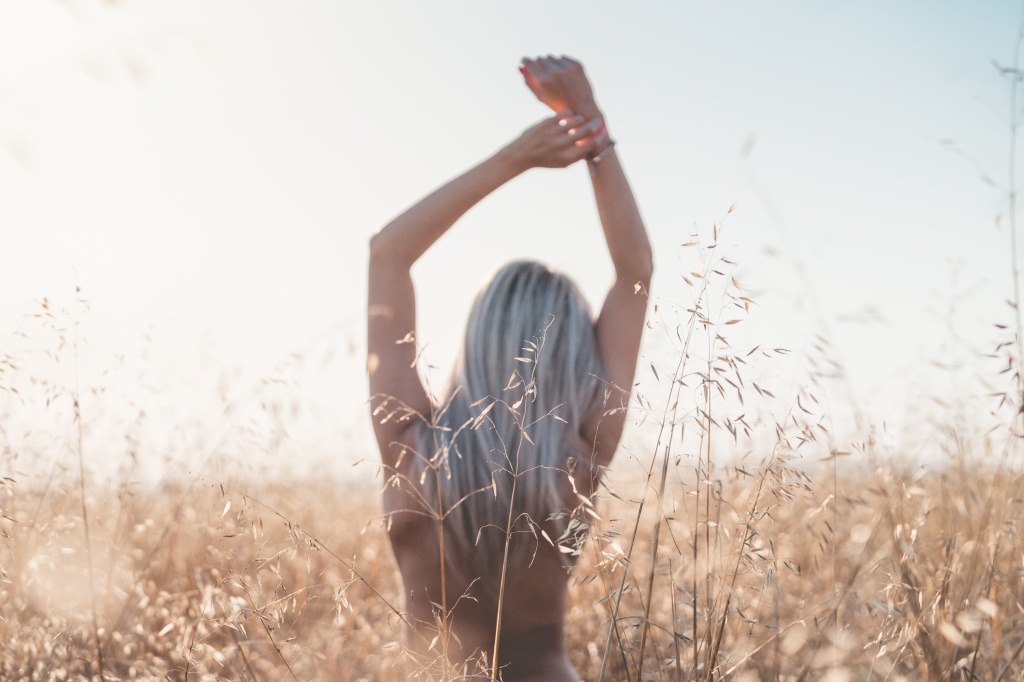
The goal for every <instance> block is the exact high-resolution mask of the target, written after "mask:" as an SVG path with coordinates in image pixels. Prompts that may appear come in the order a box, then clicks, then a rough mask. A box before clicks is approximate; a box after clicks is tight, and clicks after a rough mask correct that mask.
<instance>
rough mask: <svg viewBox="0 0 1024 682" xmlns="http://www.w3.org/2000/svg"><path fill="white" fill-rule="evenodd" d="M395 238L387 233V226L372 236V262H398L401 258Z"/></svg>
mask: <svg viewBox="0 0 1024 682" xmlns="http://www.w3.org/2000/svg"><path fill="white" fill-rule="evenodd" d="M395 246H396V245H395V244H394V239H392V238H390V235H388V234H387V228H385V229H383V230H380V231H379V232H377V233H375V234H374V235H373V236H372V237H370V264H371V265H384V264H394V263H398V262H399V261H400V260H401V258H400V254H399V252H398V249H396V248H395Z"/></svg>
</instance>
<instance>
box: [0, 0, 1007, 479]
mask: <svg viewBox="0 0 1024 682" xmlns="http://www.w3.org/2000/svg"><path fill="white" fill-rule="evenodd" d="M1021 16H1022V6H1021V5H1020V4H1019V3H1011V2H1007V1H1002V0H991V1H986V2H982V3H979V2H968V1H966V0H960V1H957V2H951V1H950V2H923V1H908V2H901V3H891V2H881V1H877V2H876V1H865V2H857V3H852V2H838V1H837V2H810V1H797V0H791V1H779V2H772V3H764V2H753V1H752V0H751V1H745V0H743V1H741V0H736V1H730V2H715V3H710V2H634V3H616V2H608V1H604V2H590V3H586V4H585V5H579V4H569V3H549V2H536V1H529V2H520V3H515V4H512V3H479V2H470V1H469V0H460V1H453V2H444V3H422V2H414V1H412V0H409V1H404V2H372V3H370V2H359V3H356V2H341V3H339V2H328V1H326V0H323V1H314V0H308V1H301V2H290V3H287V4H285V3H271V2H242V1H241V0H217V1H216V2H209V1H203V2H200V1H199V0H192V1H188V0H180V1H175V2H170V1H169V0H123V1H121V2H93V1H86V0H65V1H64V2H36V3H22V2H15V1H14V0H6V1H3V2H0V344H4V345H3V346H2V347H0V348H2V350H3V351H4V352H7V353H16V354H17V355H18V357H19V358H21V359H22V361H25V362H29V363H31V362H34V360H32V359H31V358H36V357H38V356H39V355H40V354H42V352H43V351H45V350H46V348H47V347H48V346H50V345H51V344H52V343H53V341H52V340H51V339H50V338H49V337H48V336H47V335H46V332H44V331H39V330H38V329H37V327H35V326H33V325H35V324H36V322H35V321H34V320H36V318H32V317H31V315H32V313H33V312H34V311H36V310H37V309H38V305H39V301H40V300H42V299H43V298H44V297H45V298H47V299H48V300H50V301H52V302H53V303H54V306H55V308H56V309H67V310H69V311H71V310H72V309H73V301H74V298H75V295H74V291H75V287H76V286H79V287H80V288H81V291H82V294H81V295H82V297H83V298H85V299H88V302H89V303H88V310H83V311H80V312H79V313H77V314H76V313H73V312H68V313H67V314H66V315H65V316H64V318H62V319H63V320H64V321H65V322H66V321H67V320H68V319H72V318H74V319H78V320H79V321H80V327H81V334H82V338H83V339H84V343H83V346H82V351H81V353H80V359H79V363H78V365H77V366H78V367H79V370H80V371H79V374H80V378H81V381H82V385H84V386H102V387H103V388H104V389H105V393H106V394H107V397H106V398H105V400H109V401H111V402H110V405H111V406H110V407H107V408H105V409H107V410H114V411H118V410H119V409H120V408H118V407H116V406H115V405H117V401H116V397H117V396H120V399H121V402H122V404H132V405H136V404H137V403H139V402H141V401H142V398H140V397H139V396H140V394H141V393H142V392H143V390H142V388H141V387H143V386H144V387H145V392H146V395H148V396H150V397H149V398H147V399H148V400H151V401H155V403H156V404H158V405H160V406H161V409H163V410H166V411H167V412H168V413H169V414H173V415H174V416H173V417H172V418H169V420H168V424H165V425H164V426H162V427H158V426H156V425H154V426H153V427H152V428H153V431H152V433H151V437H152V438H153V439H158V438H159V437H160V434H164V435H168V434H171V433H178V432H180V431H181V429H180V428H177V427H180V426H181V425H182V424H185V423H191V421H190V420H192V421H197V422H198V421H203V420H204V419H206V422H212V423H213V425H212V426H211V427H210V429H211V430H212V431H213V432H216V431H217V429H218V428H221V426H222V425H221V426H218V424H217V420H218V419H219V418H220V417H210V415H211V414H220V413H219V412H216V409H223V411H224V413H225V414H235V413H233V412H231V410H232V409H234V408H232V407H231V406H237V405H239V404H242V405H243V406H242V407H241V408H238V409H239V410H240V411H244V410H245V409H248V407H246V405H249V406H251V405H256V406H257V407H262V409H264V410H268V409H271V408H270V407H268V401H269V399H266V396H265V395H264V394H263V393H262V391H263V388H261V387H263V386H266V385H267V383H268V382H267V378H268V377H278V378H280V381H279V383H280V384H282V385H284V384H287V385H289V386H290V389H289V390H290V391H291V392H286V393H279V394H277V395H278V397H280V398H281V400H284V401H290V402H291V404H292V406H293V408H294V409H293V417H292V419H291V421H290V422H289V429H288V430H289V435H290V437H291V438H292V440H293V441H295V444H294V448H295V449H296V453H295V454H294V456H295V457H296V458H298V460H301V461H303V462H305V463H306V464H309V465H311V463H312V462H322V461H325V460H327V461H332V462H342V463H348V462H351V461H355V460H358V459H361V458H363V457H372V446H371V445H370V441H369V422H368V417H367V414H366V407H365V401H366V398H367V396H366V382H365V376H364V355H365V346H364V334H365V323H364V315H365V279H366V257H367V242H368V239H369V237H370V236H371V235H372V234H373V233H374V232H375V231H376V230H377V229H379V228H380V227H381V226H382V225H383V224H385V223H386V222H387V221H388V220H389V219H390V218H391V217H393V216H394V215H396V214H397V213H399V212H400V211H401V210H403V209H404V208H405V207H406V206H407V205H409V204H410V203H412V202H413V201H415V200H416V199H417V198H419V197H420V196H422V195H423V194H425V193H426V192H429V191H430V190H431V189H433V188H434V187H436V186H437V185H439V184H440V183H442V182H444V181H445V180H446V179H448V178H450V177H452V176H454V175H456V174H458V173H460V172H462V171H463V170H465V169H466V168H468V167H469V166H471V165H472V164H474V163H476V162H477V161H479V160H481V159H482V158H484V157H485V156H486V155H488V154H490V153H492V152H493V151H495V150H496V149H498V148H499V147H500V146H502V145H503V144H505V143H507V142H508V141H509V140H511V139H512V138H513V137H514V136H516V135H517V134H518V133H519V132H521V131H522V130H523V129H525V128H526V127H528V126H529V125H530V124H532V123H533V122H535V121H537V120H539V119H540V118H542V117H544V116H545V115H546V114H547V112H546V110H545V108H544V107H543V106H542V105H541V104H539V103H538V102H537V101H536V100H534V99H533V97H532V95H531V94H530V93H529V92H528V91H527V89H526V88H525V87H524V86H523V85H522V83H521V78H520V76H519V73H518V71H517V68H516V67H517V64H518V61H519V59H520V58H521V57H523V56H534V55H542V54H549V53H554V54H568V55H572V56H574V57H577V58H578V59H580V60H581V61H582V62H583V63H584V64H585V65H586V68H587V72H588V74H589V75H590V77H591V79H592V81H593V83H594V88H595V91H596V93H597V97H598V100H599V102H600V104H601V106H602V107H603V109H604V111H605V114H606V117H607V121H608V125H609V128H610V130H611V132H612V135H613V136H614V137H615V138H616V140H617V141H618V147H617V149H618V151H619V154H620V157H621V158H622V160H623V163H624V164H625V167H626V169H627V173H628V174H629V177H630V179H631V182H632V184H633V186H634V190H635V192H636V195H637V198H638V200H639V203H640V206H641V209H642V212H643V214H644V217H645V221H646V223H647V227H648V230H649V232H650V235H651V240H652V243H653V245H654V249H655V262H656V275H655V280H654V284H653V294H654V297H655V300H656V301H658V302H659V307H660V308H661V310H663V311H664V310H665V309H669V310H671V309H673V308H674V309H675V310H678V309H679V308H680V307H682V308H684V309H685V306H686V305H687V302H688V301H687V292H686V289H685V288H684V287H683V286H682V283H681V275H682V274H685V273H686V272H689V271H691V270H692V269H694V259H695V256H694V251H693V250H692V249H691V250H687V249H682V248H680V246H679V245H680V244H682V243H684V242H687V241H690V240H691V237H690V235H692V234H694V233H696V234H698V235H699V236H700V239H701V240H703V241H704V242H707V241H708V240H709V239H710V237H711V235H712V231H713V229H714V226H715V225H718V226H719V227H720V228H721V235H720V237H719V245H720V246H719V247H718V248H719V253H727V254H728V257H729V259H730V260H732V261H735V262H736V264H737V265H736V268H735V271H731V272H730V274H734V275H735V276H736V277H737V279H739V280H740V281H741V282H742V283H743V284H744V286H746V287H748V288H749V289H750V291H751V292H753V293H752V294H751V295H752V297H753V298H754V299H755V300H756V302H757V305H756V306H754V308H753V309H752V311H751V314H750V316H749V319H747V320H746V321H745V322H744V324H743V325H741V326H742V329H737V330H736V331H735V341H734V343H735V344H736V345H737V347H740V348H747V347H752V346H753V345H754V344H765V345H770V346H772V347H785V348H789V349H792V350H794V355H795V359H792V360H790V361H789V364H783V365H781V366H780V367H779V368H778V369H776V370H759V371H762V372H763V374H762V376H761V380H762V382H768V385H772V386H773V387H774V388H773V392H778V393H782V394H787V395H788V394H793V393H795V392H797V391H799V390H800V389H801V388H802V387H804V386H805V384H804V382H805V381H806V380H805V378H804V377H805V375H806V358H807V357H808V354H810V353H813V351H812V350H811V347H812V345H813V340H814V338H815V336H816V335H818V334H825V335H826V336H827V338H828V340H829V342H830V344H831V345H832V348H833V351H832V352H833V353H834V354H835V355H836V356H838V357H840V358H841V359H842V362H843V365H844V367H845V368H846V374H847V380H846V381H845V383H844V392H840V391H838V390H837V393H836V396H835V402H834V403H833V405H834V410H835V412H836V415H835V416H836V420H837V421H840V422H843V423H849V411H850V408H849V407H848V405H847V406H844V401H845V400H846V398H847V397H850V396H852V400H853V402H855V403H856V404H858V406H859V408H860V409H861V410H863V411H864V412H866V413H867V414H868V415H869V417H870V418H871V419H872V421H874V422H878V423H883V422H884V423H885V424H886V425H887V427H889V426H891V427H892V428H905V427H906V426H907V425H908V424H909V423H910V422H912V421H913V420H915V419H919V418H920V414H919V411H918V410H917V408H918V407H919V404H920V403H921V402H922V401H924V400H926V398H925V396H932V395H938V396H940V398H942V399H948V400H950V401H961V402H967V403H972V404H981V403H983V402H984V401H985V400H989V399H988V398H986V397H985V391H986V390H987V389H986V388H985V387H984V386H982V385H981V384H980V383H979V382H978V381H977V379H978V377H983V378H988V377H991V378H992V379H993V381H995V380H997V376H996V372H997V370H996V369H993V365H992V364H991V362H990V361H988V360H985V359H984V358H982V357H980V353H982V352H988V351H989V350H990V349H991V348H992V346H994V345H995V342H996V340H997V339H998V338H999V337H998V332H997V331H996V330H995V328H994V326H993V325H995V324H997V323H1010V322H1012V311H1011V310H1010V309H1009V308H1008V307H1007V305H1006V304H1005V301H1006V299H1007V298H1008V297H1009V296H1010V295H1011V294H1012V285H1011V282H1010V272H1011V262H1012V259H1011V253H1010V248H1009V235H1008V231H1007V227H1006V225H1007V219H1006V210H1007V207H1006V186H1007V179H1006V178H1007V168H1008V165H1007V164H1008V152H1009V137H1008V120H1009V107H1010V100H1009V85H1008V83H1007V81H1006V80H1005V79H1003V78H1001V77H1000V75H999V73H998V72H997V70H996V68H994V66H993V61H995V62H997V63H1000V64H1003V65H1007V64H1011V63H1012V62H1013V59H1014V47H1015V44H1016V37H1017V34H1018V31H1019V27H1020V22H1021ZM737 202H739V203H738V204H737V205H736V208H735V210H734V211H733V212H732V213H727V212H728V210H729V208H730V206H733V205H734V204H736V203H737ZM999 216H1001V220H997V217H999ZM519 257H530V258H536V259H539V260H543V261H546V262H550V263H552V264H554V265H555V266H557V267H559V268H560V269H563V270H565V271H566V272H568V273H569V274H570V275H572V276H573V277H574V278H576V279H577V280H578V282H579V283H580V285H581V287H582V289H583V291H584V293H585V294H586V295H587V296H588V298H589V299H590V300H591V301H593V302H594V304H595V305H597V304H598V303H599V301H600V298H601V296H602V295H603V293H604V291H605V289H606V287H607V286H608V284H609V283H610V281H611V264H610V261H609V259H608V257H607V255H606V253H605V251H604V245H603V243H602V241H601V238H600V229H599V224H598V222H597V217H596V211H595V209H594V207H593V201H592V197H591V195H590V190H589V183H588V181H587V175H586V169H585V168H584V167H583V166H581V165H578V166H575V167H572V168H569V169H566V170H561V171H546V170H534V171H530V172H528V173H527V174H525V175H523V176H521V177H519V178H517V179H515V180H514V181H512V182H511V183H509V185H507V186H506V187H503V188H502V189H500V190H499V191H498V192H496V193H495V194H494V195H492V196H491V197H488V198H487V199H486V200H485V201H484V202H482V203H481V204H480V205H479V206H477V207H476V208H474V209H473V210H472V211H471V212H470V213H469V214H468V215H467V216H466V217H465V218H464V219H463V220H462V221H460V223H459V224H458V225H456V227H455V228H453V230H452V231H451V232H450V233H449V234H448V235H446V236H445V237H444V238H442V240H441V241H440V242H438V244H437V245H436V246H435V247H434V248H433V249H432V250H431V251H430V252H428V254H427V255H426V256H424V258H423V259H422V260H421V261H420V262H419V263H417V265H416V267H415V269H414V278H415V281H416V285H417V302H418V310H419V320H418V331H419V337H420V339H421V342H423V343H425V344H426V350H425V357H426V358H427V360H428V361H429V363H431V364H432V365H436V366H437V368H438V369H436V370H430V371H429V372H428V373H429V374H430V376H431V377H432V379H431V381H432V382H433V383H435V384H440V383H441V382H442V381H443V377H444V374H445V367H446V366H447V365H448V364H449V363H450V361H451V358H452V356H453V355H454V353H455V350H456V347H457V343H458V335H459V332H460V330H461V327H462V324H463V320H464V319H465V315H466V311H467V309H468V306H469V304H470V301H471V298H472V295H473V292H474V291H475V290H476V288H477V287H478V286H479V284H480V283H481V282H482V281H483V280H484V279H485V278H486V277H487V275H488V273H490V272H491V271H493V270H494V269H495V268H496V267H497V266H498V265H500V264H501V263H503V262H505V261H507V260H511V259H513V258H519ZM21 334H24V336H22V335H21ZM664 351H665V344H664V343H662V342H660V341H659V340H658V332H657V330H655V331H652V332H651V333H650V334H649V338H648V342H647V345H646V346H645V350H644V351H643V352H642V353H643V355H644V358H643V359H642V360H641V363H640V366H641V373H643V372H644V371H645V370H644V369H643V368H644V366H645V365H646V364H648V363H652V362H653V363H655V364H656V365H658V366H661V365H662V363H663V362H664V361H665V357H664ZM801 358H803V360H801ZM801 363H803V365H802V364H801ZM30 369H31V368H30ZM39 371H40V372H44V373H45V372H46V371H52V370H42V369H40V370H39ZM61 376H62V377H63V379H59V380H61V381H65V382H67V376H65V375H61ZM281 377H283V378H281ZM840 393H843V396H845V397H842V398H841V397H840V395H839V394H840ZM269 402H272V401H269ZM295 403H298V407H296V406H295ZM225 405H228V407H225ZM102 409H104V408H103V407H101V406H100V404H99V403H96V410H97V411H100V410H102ZM254 409H256V408H254ZM275 409H276V408H275ZM150 411H151V412H152V411H153V410H150ZM256 411H257V412H258V409H257V410H256ZM294 415H299V416H294ZM235 418H237V419H239V420H241V421H242V422H244V421H245V419H251V420H252V422H253V423H256V422H258V421H259V417H258V414H255V413H254V414H251V415H248V416H247V417H244V418H243V417H238V416H237V414H236V416H235V417H231V418H230V419H235ZM225 419H228V418H225ZM102 421H103V420H102V419H101V418H100V417H99V416H97V417H96V418H95V419H94V420H92V421H91V422H90V423H91V424H94V425H95V428H94V429H93V431H94V433H91V438H92V439H93V440H94V441H95V442H97V443H99V442H100V441H101V440H102V438H103V437H105V436H104V434H106V436H109V435H110V434H111V433H116V432H117V429H118V428H119V427H118V426H117V420H115V419H111V420H110V424H108V425H107V427H106V431H105V430H104V428H103V427H101V422H102ZM171 422H173V424H174V425H176V426H172V425H170V424H171ZM204 423H205V422H204ZM176 428H177V430H175V429H176ZM254 428H256V427H254ZM96 449H97V450H102V448H99V447H97V448H96ZM199 449H200V450H201V449H202V448H199ZM157 450H158V449H157V448H156V446H154V447H153V453H154V454H153V457H157V454H156V453H157ZM98 457H102V455H98Z"/></svg>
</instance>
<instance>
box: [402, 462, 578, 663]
mask: <svg viewBox="0 0 1024 682" xmlns="http://www.w3.org/2000/svg"><path fill="white" fill-rule="evenodd" d="M410 478H412V477H410ZM407 485H408V484H407ZM565 500H566V506H567V507H571V506H572V505H574V504H575V503H576V499H575V495H574V494H572V491H571V490H569V486H568V484H567V485H566V491H565ZM421 508H422V507H420V506H419V505H417V504H416V503H415V502H414V501H413V500H411V499H410V497H409V496H408V495H407V494H406V493H405V492H403V491H402V490H401V488H390V487H389V488H388V489H387V490H386V491H385V493H384V511H385V513H386V514H387V515H388V517H389V519H390V523H389V535H390V538H391V546H392V549H393V551H394V554H395V559H396V561H397V563H398V568H399V571H400V573H401V575H402V582H403V585H404V587H405V600H406V611H407V612H408V614H409V616H410V620H411V621H412V622H413V623H414V624H415V626H416V627H417V629H418V632H416V633H412V637H411V642H410V644H411V645H412V647H413V649H414V650H416V651H417V652H418V653H420V654H424V655H426V656H428V657H429V656H430V652H429V651H428V648H429V646H428V645H429V644H430V643H431V641H432V640H434V638H435V636H437V635H438V627H437V623H438V621H439V618H440V613H441V609H440V608H439V607H440V605H441V604H442V569H441V566H442V561H441V551H440V546H441V544H440V538H439V529H438V527H439V524H438V522H437V521H436V520H435V519H433V518H430V517H428V516H424V515H423V514H421V513H413V512H410V511H409V510H410V509H421ZM491 532H500V531H498V530H495V529H492V530H491ZM549 534H551V531H550V529H549ZM501 560H502V557H500V556H499V557H494V562H495V572H496V573H500V568H501ZM465 563H466V562H459V561H458V558H457V557H452V556H450V552H449V556H447V557H446V561H445V563H444V571H443V579H444V595H445V599H444V601H445V602H446V607H447V610H448V612H449V613H448V617H449V622H450V624H451V628H450V637H449V640H448V643H447V647H448V660H449V661H450V662H451V664H453V665H455V666H456V667H458V668H460V669H461V668H462V664H463V663H464V662H467V661H468V662H469V665H467V666H466V669H467V673H469V674H472V673H473V672H479V668H480V666H477V665H476V664H475V663H476V662H477V661H480V660H481V656H485V657H486V659H487V660H488V661H489V660H490V658H491V653H492V650H493V648H494V633H495V623H496V620H497V612H498V604H497V599H496V597H495V596H493V595H490V594H488V591H487V590H484V589H481V587H480V586H479V583H475V582H474V581H473V580H472V578H471V577H470V576H468V575H466V573H465ZM567 578H568V569H567V566H566V558H565V556H564V554H563V553H561V552H559V550H558V549H557V548H556V547H552V546H551V545H550V544H549V543H547V542H545V541H544V540H539V541H538V542H537V545H536V554H535V555H534V556H533V561H532V562H531V563H530V564H529V565H525V566H518V567H513V566H510V568H509V575H508V577H507V579H506V582H505V596H504V602H503V609H502V611H503V616H502V634H501V641H500V646H499V654H498V656H499V659H500V665H499V668H500V670H501V679H502V680H506V681H511V680H522V681H526V680H538V681H539V680H548V681H554V682H561V681H562V680H565V681H566V682H579V675H578V674H577V673H576V672H575V670H573V667H572V665H571V663H570V662H569V659H568V657H567V655H566V651H565V646H564V641H563V634H564V624H565V613H566V609H565V601H566V595H567V591H568V586H567ZM441 651H442V645H441V644H440V640H438V641H437V642H435V643H434V647H433V652H434V655H438V654H440V652H441ZM487 669H488V670H489V669H490V666H489V665H488V666H487Z"/></svg>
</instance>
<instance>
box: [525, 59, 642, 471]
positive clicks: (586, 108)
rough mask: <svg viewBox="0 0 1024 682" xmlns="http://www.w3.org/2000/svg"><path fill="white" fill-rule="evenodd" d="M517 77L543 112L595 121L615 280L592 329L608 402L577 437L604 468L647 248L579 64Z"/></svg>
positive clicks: (568, 62)
mask: <svg viewBox="0 0 1024 682" xmlns="http://www.w3.org/2000/svg"><path fill="white" fill-rule="evenodd" d="M521 71H522V74H523V77H524V79H525V80H526V84H527V86H528V87H529V88H530V90H532V91H533V93H534V94H535V95H536V96H537V98H538V99H539V100H541V101H542V102H544V103H545V104H547V105H548V106H550V107H565V106H568V107H571V108H572V109H573V110H574V111H578V112H580V113H582V114H584V115H585V116H587V117H588V118H590V119H593V120H599V121H601V126H600V128H599V132H598V133H596V134H595V136H594V147H595V154H596V156H597V161H591V166H590V170H591V181H592V184H593V187H594V201H595V202H596V204H597V212H598V215H599V217H600V219H601V229H602V231H603V232H604V239H605V244H606V245H607V247H608V254H609V256H611V260H612V265H613V267H614V269H615V275H614V279H613V281H612V286H611V288H610V289H609V291H608V294H607V295H606V296H605V300H604V304H603V305H602V306H601V312H600V314H599V315H598V318H597V320H596V322H595V325H594V326H595V333H596V336H597V345H598V350H599V352H600V354H601V361H602V364H603V365H604V371H605V377H604V378H605V380H606V381H607V382H608V384H609V388H610V389H611V391H610V395H611V399H610V402H609V404H608V405H606V407H605V410H604V411H603V412H602V413H600V414H596V415H593V416H592V417H591V418H590V419H588V420H587V421H586V423H584V424H583V425H581V427H580V433H581V435H582V436H583V438H584V439H586V441H587V442H588V443H590V444H591V447H592V448H593V454H594V463H595V464H597V465H600V466H607V465H608V464H609V463H610V462H611V459H612V455H613V454H614V453H615V449H616V447H617V446H618V442H619V439H620V437H621V435H622V428H623V426H624V424H625V419H626V410H625V408H626V406H627V404H628V402H629V396H630V390H631V388H632V385H633V375H634V373H635V372H636V361H637V355H638V354H639V352H640V337H641V336H642V333H643V328H644V317H645V316H646V314H647V292H648V289H649V287H650V283H651V275H652V273H653V270H654V263H653V257H652V252H651V244H650V241H649V240H648V238H647V231H646V229H645V228H644V223H643V219H642V218H641V217H640V209H639V207H638V206H637V203H636V198H635V197H634V196H633V190H632V189H631V188H630V186H629V181H628V180H627V179H626V173H625V171H624V170H623V168H622V164H621V163H620V161H619V158H618V156H617V155H616V153H615V149H614V144H613V143H612V141H611V138H610V136H609V133H608V128H607V126H606V125H605V124H604V114H603V113H602V112H601V109H600V107H599V106H598V105H597V100H596V99H595V97H594V92H593V88H592V87H591V85H590V81H589V79H588V78H587V75H586V73H585V72H584V70H583V65H582V64H580V63H579V62H577V61H575V60H573V59H569V58H567V57H560V58H555V57H544V58H541V59H536V60H531V59H527V60H524V61H523V65H522V68H521Z"/></svg>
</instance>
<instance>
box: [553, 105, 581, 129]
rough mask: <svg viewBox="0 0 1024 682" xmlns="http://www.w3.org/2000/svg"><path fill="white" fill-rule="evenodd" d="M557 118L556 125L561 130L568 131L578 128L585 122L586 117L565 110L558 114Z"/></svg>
mask: <svg viewBox="0 0 1024 682" xmlns="http://www.w3.org/2000/svg"><path fill="white" fill-rule="evenodd" d="M558 116H559V117H561V118H560V120H559V121H558V125H560V126H562V127H563V128H569V129H570V130H572V129H574V128H579V127H580V126H581V125H583V124H584V123H586V122H587V117H586V116H580V115H578V114H573V113H572V110H571V109H566V110H564V111H561V112H559V113H558Z"/></svg>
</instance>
